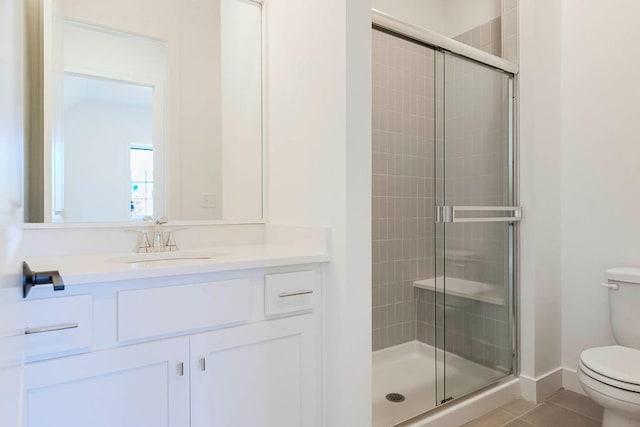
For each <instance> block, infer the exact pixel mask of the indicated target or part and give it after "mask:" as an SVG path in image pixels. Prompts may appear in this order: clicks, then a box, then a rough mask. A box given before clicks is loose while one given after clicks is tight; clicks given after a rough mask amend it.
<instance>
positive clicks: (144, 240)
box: [124, 230, 151, 253]
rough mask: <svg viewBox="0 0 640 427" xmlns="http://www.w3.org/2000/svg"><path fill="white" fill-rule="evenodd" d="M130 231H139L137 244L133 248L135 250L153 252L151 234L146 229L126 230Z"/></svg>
mask: <svg viewBox="0 0 640 427" xmlns="http://www.w3.org/2000/svg"><path fill="white" fill-rule="evenodd" d="M124 231H127V232H129V233H138V238H137V240H136V245H135V247H134V248H133V251H134V252H137V253H146V252H151V243H149V235H148V234H147V232H146V231H142V230H124Z"/></svg>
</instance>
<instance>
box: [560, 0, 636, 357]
mask: <svg viewBox="0 0 640 427" xmlns="http://www.w3.org/2000/svg"><path fill="white" fill-rule="evenodd" d="M638 16H640V3H639V2H637V1H634V0H621V1H616V2H597V1H579V0H566V1H563V2H562V24H563V38H562V61H563V63H562V91H563V92H562V333H563V346H562V352H563V354H562V359H563V360H562V361H563V365H564V366H565V367H568V368H571V369H575V368H576V366H577V363H578V358H579V356H580V352H581V351H582V350H584V349H586V348H588V347H593V346H601V345H606V344H611V343H613V336H612V333H611V331H610V324H609V307H608V296H607V291H606V290H605V289H604V288H601V287H600V286H599V283H600V282H602V281H603V280H604V271H605V270H606V269H607V268H610V267H614V266H637V265H639V264H640V243H639V240H638V237H639V236H640V166H639V165H640V164H639V159H640V144H639V143H638V135H640V120H639V119H638V118H639V113H640V86H638V84H637V80H638V75H640V58H639V57H638V55H635V54H634V52H635V50H636V43H637V40H638V39H639V38H640V27H639V26H638V19H637V17H638Z"/></svg>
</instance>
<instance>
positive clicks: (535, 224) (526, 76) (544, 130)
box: [518, 0, 561, 399]
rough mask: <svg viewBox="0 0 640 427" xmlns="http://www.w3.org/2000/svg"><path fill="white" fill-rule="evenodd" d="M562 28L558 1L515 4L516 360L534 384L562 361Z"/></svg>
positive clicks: (533, 0) (528, 0)
mask: <svg viewBox="0 0 640 427" xmlns="http://www.w3.org/2000/svg"><path fill="white" fill-rule="evenodd" d="M560 24H561V22H560V2H558V1H557V0H520V52H521V58H520V74H519V77H518V79H519V85H520V93H519V107H520V129H519V130H520V132H519V134H520V141H519V148H520V153H519V156H520V180H521V181H520V191H521V197H520V199H521V200H520V202H521V205H522V206H524V208H525V212H524V221H522V223H521V235H520V236H521V242H520V247H521V254H520V267H521V268H520V319H521V320H520V327H521V346H520V355H521V372H522V376H523V377H525V378H528V379H532V380H538V379H541V378H543V377H544V376H545V374H547V373H549V372H553V371H555V370H557V369H558V368H559V366H560V358H561V353H560V347H561V326H560V324H561V314H560V309H561V303H560V298H561V295H560V278H561V277H560V210H559V206H560V186H559V182H560V160H561V158H560V60H561V58H560V30H561V26H560ZM560 376H561V375H560ZM558 379H559V378H558V377H556V378H555V379H553V381H556V385H557V386H559V384H558V383H557V381H558ZM523 391H525V390H523ZM551 391H555V390H551ZM530 392H531V393H530V394H527V391H525V397H527V398H530V399H535V398H538V399H540V398H544V396H536V394H538V393H536V392H535V390H530Z"/></svg>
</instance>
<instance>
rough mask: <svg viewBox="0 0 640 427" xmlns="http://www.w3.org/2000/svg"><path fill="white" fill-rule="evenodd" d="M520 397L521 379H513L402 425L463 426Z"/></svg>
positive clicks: (412, 426)
mask: <svg viewBox="0 0 640 427" xmlns="http://www.w3.org/2000/svg"><path fill="white" fill-rule="evenodd" d="M518 397H520V379H519V378H513V379H511V380H507V381H505V382H504V383H501V384H499V385H496V386H493V387H490V388H488V389H487V390H483V391H481V392H478V393H476V394H474V395H472V396H469V397H468V398H464V399H461V400H460V401H457V402H456V403H455V404H451V405H450V406H445V407H444V408H441V409H436V410H435V411H433V412H430V413H429V414H428V415H427V416H425V417H423V418H422V419H420V420H413V421H408V422H406V423H402V424H400V425H401V426H406V427H449V426H452V427H453V426H461V425H463V424H466V423H468V422H470V421H472V420H474V419H476V418H478V417H480V416H482V415H484V414H486V413H488V412H491V411H493V410H494V409H497V408H499V407H501V406H502V405H505V404H506V403H508V402H511V401H512V400H513V399H517V398H518Z"/></svg>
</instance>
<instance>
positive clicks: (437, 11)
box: [371, 0, 447, 34]
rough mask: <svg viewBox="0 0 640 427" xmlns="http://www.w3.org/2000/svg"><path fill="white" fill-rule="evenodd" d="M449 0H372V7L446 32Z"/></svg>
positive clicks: (437, 30) (431, 28)
mask: <svg viewBox="0 0 640 427" xmlns="http://www.w3.org/2000/svg"><path fill="white" fill-rule="evenodd" d="M446 2H447V0H372V2H371V3H372V7H373V8H374V9H377V10H379V11H380V12H384V13H388V14H389V15H391V16H393V17H395V18H397V19H400V20H402V21H404V22H408V23H410V24H414V25H417V26H419V27H422V28H428V29H429V30H433V31H436V32H438V33H440V34H445V33H446V26H445V21H446V18H445V9H446V4H445V3H446Z"/></svg>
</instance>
